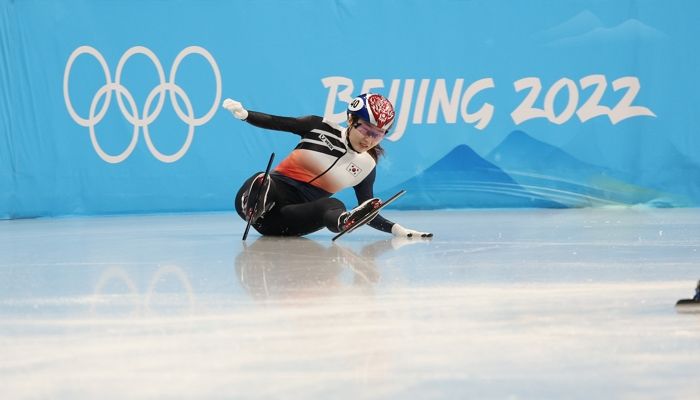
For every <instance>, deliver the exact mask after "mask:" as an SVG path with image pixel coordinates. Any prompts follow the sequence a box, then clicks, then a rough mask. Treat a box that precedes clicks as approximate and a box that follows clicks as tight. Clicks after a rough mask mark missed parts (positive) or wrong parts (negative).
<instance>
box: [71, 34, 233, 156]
mask: <svg viewBox="0 0 700 400" xmlns="http://www.w3.org/2000/svg"><path fill="white" fill-rule="evenodd" d="M83 54H89V55H91V56H93V57H94V58H95V59H97V61H98V62H99V63H100V65H101V66H102V70H103V71H104V77H105V84H104V85H103V86H102V87H101V88H100V89H98V90H97V92H96V93H95V95H94V96H93V98H92V102H91V103H90V112H89V114H88V117H87V118H83V117H81V116H79V115H78V113H77V112H76V111H75V109H74V108H73V104H72V103H71V100H70V93H69V91H68V84H69V80H70V73H71V68H72V66H73V63H74V62H75V60H76V59H77V58H78V57H79V56H81V55H83ZM135 54H143V55H145V56H146V57H148V58H149V59H150V60H151V62H153V65H154V66H155V68H156V71H157V73H158V79H159V84H158V85H156V86H155V87H154V88H153V89H152V90H151V91H150V93H149V94H148V97H147V98H146V102H145V104H144V106H143V110H142V112H141V113H140V115H139V111H138V107H137V106H136V102H135V101H134V97H133V96H132V95H131V93H130V92H129V90H127V88H126V87H124V86H123V85H122V84H121V83H120V82H121V75H122V71H123V69H124V65H125V64H126V62H127V61H128V60H129V58H130V57H131V56H133V55H135ZM190 54H199V55H200V56H202V57H204V58H205V59H206V60H207V61H208V62H209V65H210V66H211V69H212V71H213V72H214V78H215V79H216V96H215V98H214V102H213V103H212V106H211V108H210V109H209V112H207V113H206V114H205V115H203V116H201V117H195V114H194V110H193V108H192V103H191V102H190V98H189V97H188V96H187V94H186V93H185V91H184V90H183V89H182V88H181V87H180V86H178V85H177V84H176V83H175V77H176V75H177V70H178V68H179V66H180V63H181V62H182V60H183V59H184V58H185V57H187V56H189V55H190ZM113 92H114V93H115V94H116V97H117V103H118V105H119V109H120V110H121V113H122V115H123V116H124V118H126V120H127V121H129V123H130V124H132V125H133V126H134V130H133V132H132V137H131V142H130V143H129V145H128V146H127V148H126V149H125V150H124V151H123V152H121V153H119V154H117V155H112V154H108V153H107V152H105V151H104V150H103V149H102V147H101V146H100V144H99V142H98V141H97V137H96V135H95V126H96V125H97V124H99V123H100V121H102V119H103V118H104V116H105V114H106V113H107V109H108V108H109V105H110V102H111V99H112V93H113ZM166 92H169V93H170V104H171V105H172V107H173V109H174V110H175V113H176V114H177V116H178V117H179V118H180V120H182V122H184V123H186V124H187V125H188V127H189V130H188V132H187V138H186V139H185V143H184V144H183V145H182V147H181V148H180V149H179V150H178V151H177V152H175V153H173V154H163V153H161V152H160V151H159V150H158V149H157V148H156V146H155V145H154V144H153V141H152V140H151V135H150V133H149V130H148V126H149V125H150V124H152V123H153V122H154V121H155V120H156V118H158V116H159V115H160V112H161V110H162V109H163V104H164V103H165V93H166ZM176 95H177V96H178V97H179V98H180V99H181V100H182V102H183V104H184V105H185V108H186V112H184V111H183V110H182V109H181V108H180V105H179V104H178V101H177V99H176V98H175V96H176ZM105 96H106V97H105ZM63 97H64V98H65V101H66V107H67V108H68V113H69V114H70V116H71V118H73V121H75V122H76V123H77V124H78V125H80V126H84V127H87V128H88V129H89V131H90V140H91V141H92V146H93V147H94V148H95V152H97V154H98V155H99V156H100V158H102V159H103V160H104V161H106V162H108V163H112V164H116V163H120V162H122V161H124V160H126V159H127V158H128V157H129V155H131V152H132V151H134V148H135V147H136V143H137V142H138V138H139V129H143V136H144V139H145V140H146V146H148V150H149V151H150V152H151V154H152V155H153V156H154V157H155V158H157V159H158V160H160V161H161V162H164V163H172V162H175V161H177V160H179V159H180V158H181V157H182V156H184V155H185V153H187V150H188V149H189V147H190V145H191V144H192V139H193V137H194V128H195V127H197V126H201V125H204V124H206V123H207V122H208V121H209V120H210V119H211V118H212V117H213V116H214V114H215V113H216V111H217V110H218V105H219V101H220V100H221V73H220V72H219V67H218V66H217V64H216V61H215V60H214V57H212V55H211V54H210V53H209V52H208V51H207V50H206V49H204V48H202V47H199V46H189V47H186V48H185V49H183V50H182V51H181V52H180V53H179V54H178V55H177V57H175V61H174V62H173V65H172V67H171V68H170V76H169V78H168V80H167V81H166V80H165V73H164V71H163V66H162V65H161V63H160V60H158V57H156V55H155V54H154V53H153V52H152V51H151V50H150V49H148V48H146V47H143V46H134V47H132V48H130V49H128V50H127V51H126V52H125V53H124V54H123V55H122V56H121V58H120V59H119V63H118V64H117V70H116V76H115V77H114V81H112V76H111V73H110V71H109V67H108V66H107V62H106V61H105V59H104V57H103V56H102V54H100V52H99V51H97V50H96V49H95V48H94V47H90V46H80V47H78V48H77V49H75V50H74V51H73V53H72V54H71V55H70V57H68V62H67V63H66V69H65V71H64V74H63ZM102 97H105V101H104V103H103V104H102V108H101V109H100V110H99V111H97V110H96V109H97V105H98V104H99V102H100V100H101V99H102ZM156 97H157V98H158V100H157V103H156V106H155V109H154V110H153V111H151V106H152V105H153V102H154V101H155V99H156ZM124 98H126V101H127V103H128V104H129V109H130V110H131V111H129V109H127V107H126V105H125V104H124Z"/></svg>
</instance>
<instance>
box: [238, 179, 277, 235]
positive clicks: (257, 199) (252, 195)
mask: <svg viewBox="0 0 700 400" xmlns="http://www.w3.org/2000/svg"><path fill="white" fill-rule="evenodd" d="M269 193H270V176H269V175H268V177H267V179H265V174H264V173H260V174H258V176H256V177H255V179H253V183H251V184H250V188H249V189H248V191H247V192H246V193H243V196H241V206H242V207H241V208H242V209H243V212H244V213H245V215H246V217H248V218H251V216H252V219H251V223H255V222H256V221H257V220H258V219H260V218H262V217H263V216H264V215H265V213H266V212H268V211H270V209H272V207H273V206H274V205H275V203H274V202H269V201H268V198H267V196H268V194H269Z"/></svg>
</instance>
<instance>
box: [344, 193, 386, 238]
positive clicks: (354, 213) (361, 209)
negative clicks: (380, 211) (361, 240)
mask: <svg viewBox="0 0 700 400" xmlns="http://www.w3.org/2000/svg"><path fill="white" fill-rule="evenodd" d="M381 205H382V202H381V200H379V199H378V198H376V197H373V198H371V199H369V200H365V201H364V202H363V203H362V204H360V205H359V206H357V207H355V208H353V209H352V210H350V211H345V212H344V213H342V214H340V217H338V230H339V231H341V232H342V231H344V230H346V229H350V228H352V227H353V225H355V224H356V223H357V222H358V221H359V220H361V219H362V218H364V217H366V216H367V215H369V214H371V213H372V212H373V211H374V210H376V209H377V208H379V206H381Z"/></svg>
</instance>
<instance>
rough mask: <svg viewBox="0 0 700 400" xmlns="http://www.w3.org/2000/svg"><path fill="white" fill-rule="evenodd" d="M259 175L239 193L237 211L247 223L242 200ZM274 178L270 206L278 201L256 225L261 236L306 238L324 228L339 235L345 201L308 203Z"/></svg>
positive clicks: (323, 199) (271, 186)
mask: <svg viewBox="0 0 700 400" xmlns="http://www.w3.org/2000/svg"><path fill="white" fill-rule="evenodd" d="M258 174H260V172H258V173H256V174H255V175H253V176H251V177H250V178H248V180H246V181H245V183H244V184H243V186H241V188H240V189H239V190H238V194H236V200H235V204H236V212H238V215H240V216H241V218H243V220H244V221H245V220H246V216H245V213H244V212H243V208H242V204H241V197H242V196H243V194H244V193H246V192H247V191H248V189H249V188H250V185H251V184H252V182H253V180H254V179H255V177H257V176H258ZM270 178H271V180H270V191H269V192H268V196H267V203H268V204H270V202H274V203H275V206H274V207H273V208H272V209H271V210H270V211H269V212H267V213H266V214H265V215H264V216H263V217H262V218H260V219H258V221H257V222H256V223H255V224H253V225H252V226H253V228H255V230H256V231H258V232H259V233H260V234H261V235H269V236H303V235H307V234H309V233H312V232H316V231H318V230H320V229H323V228H328V229H329V230H331V231H332V232H338V217H340V214H342V213H343V212H345V210H346V208H345V205H344V204H343V202H342V201H340V200H338V199H335V198H332V197H324V198H320V199H317V200H313V201H306V200H305V199H304V198H303V196H302V195H301V193H299V191H298V190H297V189H296V188H294V187H293V186H291V185H289V184H288V183H286V182H284V181H282V180H278V179H275V176H274V175H270Z"/></svg>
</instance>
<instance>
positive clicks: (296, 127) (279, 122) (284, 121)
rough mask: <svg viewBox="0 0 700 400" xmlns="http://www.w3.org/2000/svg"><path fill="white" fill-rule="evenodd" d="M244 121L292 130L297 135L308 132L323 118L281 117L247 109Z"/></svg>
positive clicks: (255, 124) (310, 116)
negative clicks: (246, 116)
mask: <svg viewBox="0 0 700 400" xmlns="http://www.w3.org/2000/svg"><path fill="white" fill-rule="evenodd" d="M245 121H246V122H247V123H249V124H251V125H254V126H257V127H258V128H263V129H271V130H275V131H285V132H292V133H296V134H297V135H302V134H303V133H304V132H308V131H310V130H312V129H314V128H315V127H317V126H318V125H319V124H320V123H322V122H323V118H321V117H319V116H316V115H309V116H306V117H300V118H294V117H281V116H278V115H270V114H265V113H261V112H257V111H248V118H246V119H245Z"/></svg>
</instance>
